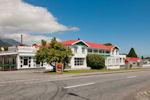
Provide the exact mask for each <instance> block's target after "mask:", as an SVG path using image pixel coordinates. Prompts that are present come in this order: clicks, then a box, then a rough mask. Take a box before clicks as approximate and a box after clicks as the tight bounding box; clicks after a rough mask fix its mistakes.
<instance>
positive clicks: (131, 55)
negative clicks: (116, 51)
mask: <svg viewBox="0 0 150 100" xmlns="http://www.w3.org/2000/svg"><path fill="white" fill-rule="evenodd" d="M127 57H138V56H137V54H136V52H135V50H134V48H131V50H130V52H129V54H128V55H127Z"/></svg>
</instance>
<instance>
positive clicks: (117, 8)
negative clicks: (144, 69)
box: [24, 0, 150, 56]
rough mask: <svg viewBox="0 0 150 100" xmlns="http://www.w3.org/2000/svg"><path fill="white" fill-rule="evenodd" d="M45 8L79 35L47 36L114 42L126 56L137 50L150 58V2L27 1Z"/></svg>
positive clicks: (67, 33) (112, 0) (69, 33)
mask: <svg viewBox="0 0 150 100" xmlns="http://www.w3.org/2000/svg"><path fill="white" fill-rule="evenodd" d="M24 1H26V2H28V3H30V4H32V5H35V6H41V7H45V8H47V9H48V11H50V12H51V13H52V14H53V15H54V16H55V17H56V18H57V20H58V22H60V23H62V24H64V25H66V26H76V27H79V28H80V30H79V31H67V32H62V33H53V34H49V33H47V34H45V35H47V36H49V37H52V36H55V37H58V38H60V39H61V40H68V39H77V38H78V37H79V38H80V39H83V40H87V41H93V42H98V43H106V42H111V43H114V44H116V45H118V46H119V47H120V49H121V52H122V53H128V51H129V49H130V48H131V47H134V48H135V50H136V51H137V53H138V54H139V55H144V56H150V46H149V44H150V39H149V38H150V6H149V5H150V0H24Z"/></svg>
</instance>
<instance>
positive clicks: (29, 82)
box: [0, 70, 150, 100]
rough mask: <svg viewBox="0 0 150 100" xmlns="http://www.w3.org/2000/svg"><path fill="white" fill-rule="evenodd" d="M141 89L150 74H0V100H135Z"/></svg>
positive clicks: (147, 83)
mask: <svg viewBox="0 0 150 100" xmlns="http://www.w3.org/2000/svg"><path fill="white" fill-rule="evenodd" d="M144 88H150V70H147V71H136V72H126V73H115V74H97V75H81V76H69V75H50V74H44V73H34V72H19V71H17V72H0V100H136V99H137V98H136V97H135V95H136V93H137V92H139V91H140V90H141V89H144ZM141 100H142V99H141Z"/></svg>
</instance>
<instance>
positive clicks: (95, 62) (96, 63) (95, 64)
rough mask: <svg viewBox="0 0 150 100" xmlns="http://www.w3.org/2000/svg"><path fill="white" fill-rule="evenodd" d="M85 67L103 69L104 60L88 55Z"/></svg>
mask: <svg viewBox="0 0 150 100" xmlns="http://www.w3.org/2000/svg"><path fill="white" fill-rule="evenodd" d="M86 59H87V66H89V67H91V69H102V68H104V67H105V59H104V58H103V57H102V56H100V55H97V54H88V55H87V58H86Z"/></svg>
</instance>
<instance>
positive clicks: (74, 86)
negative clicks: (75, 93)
mask: <svg viewBox="0 0 150 100" xmlns="http://www.w3.org/2000/svg"><path fill="white" fill-rule="evenodd" d="M93 84H95V83H87V84H80V85H73V86H67V87H64V88H65V89H69V88H76V87H81V86H88V85H93Z"/></svg>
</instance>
